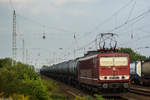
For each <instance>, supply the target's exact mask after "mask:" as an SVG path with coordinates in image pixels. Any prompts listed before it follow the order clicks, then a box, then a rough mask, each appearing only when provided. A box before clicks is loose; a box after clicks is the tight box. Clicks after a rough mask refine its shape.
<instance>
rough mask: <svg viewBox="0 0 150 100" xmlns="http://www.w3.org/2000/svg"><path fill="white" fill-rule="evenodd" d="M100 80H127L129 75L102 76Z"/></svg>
mask: <svg viewBox="0 0 150 100" xmlns="http://www.w3.org/2000/svg"><path fill="white" fill-rule="evenodd" d="M99 79H100V80H127V79H129V75H120V76H100V77H99Z"/></svg>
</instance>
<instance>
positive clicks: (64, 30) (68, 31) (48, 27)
mask: <svg viewBox="0 0 150 100" xmlns="http://www.w3.org/2000/svg"><path fill="white" fill-rule="evenodd" d="M17 16H19V17H21V18H23V19H24V20H26V21H29V22H32V23H34V24H37V25H39V26H41V27H45V28H47V29H53V30H57V31H61V32H67V33H72V34H73V33H75V32H72V31H70V30H66V29H63V28H57V27H54V26H48V25H45V24H42V23H40V22H38V21H35V20H33V19H31V18H28V17H25V16H23V15H20V14H17Z"/></svg>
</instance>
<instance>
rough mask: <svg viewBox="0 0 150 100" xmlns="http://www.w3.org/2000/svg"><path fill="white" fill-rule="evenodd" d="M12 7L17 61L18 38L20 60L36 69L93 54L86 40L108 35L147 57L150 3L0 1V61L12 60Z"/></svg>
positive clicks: (120, 0) (131, 0) (116, 0)
mask: <svg viewBox="0 0 150 100" xmlns="http://www.w3.org/2000/svg"><path fill="white" fill-rule="evenodd" d="M14 9H15V11H16V30H17V60H18V61H23V49H22V48H23V43H22V41H23V39H24V45H25V50H24V52H25V56H24V61H23V62H24V63H30V64H34V65H36V66H38V67H39V66H41V65H43V64H53V63H58V62H61V61H64V60H70V59H73V58H76V57H79V56H82V55H83V54H84V53H85V52H86V51H89V50H95V49H96V46H95V43H94V42H93V43H91V41H93V40H95V38H96V36H98V34H100V33H107V32H112V33H116V34H118V37H117V41H118V46H117V47H118V48H120V47H129V48H132V49H134V50H135V51H136V52H138V53H140V54H143V55H145V56H150V53H149V50H150V48H145V47H146V46H150V29H149V26H150V21H149V19H150V11H149V9H150V0H0V45H1V52H0V57H1V58H5V57H12V24H13V20H12V19H13V10H14ZM43 33H45V36H46V38H45V39H43V38H42V36H43ZM131 35H132V36H131Z"/></svg>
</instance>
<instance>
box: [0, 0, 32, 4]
mask: <svg viewBox="0 0 150 100" xmlns="http://www.w3.org/2000/svg"><path fill="white" fill-rule="evenodd" d="M9 2H12V3H15V4H25V3H30V2H32V0H0V3H9Z"/></svg>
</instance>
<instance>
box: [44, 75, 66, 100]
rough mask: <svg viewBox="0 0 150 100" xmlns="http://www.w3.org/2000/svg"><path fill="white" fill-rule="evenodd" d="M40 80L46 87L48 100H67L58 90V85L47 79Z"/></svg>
mask: <svg viewBox="0 0 150 100" xmlns="http://www.w3.org/2000/svg"><path fill="white" fill-rule="evenodd" d="M42 80H43V83H44V85H45V86H46V87H47V90H48V93H49V97H50V100H67V98H68V97H67V96H66V95H65V94H64V93H62V92H61V91H60V90H59V88H58V84H57V83H56V82H53V81H52V80H50V79H47V78H46V79H43V78H42Z"/></svg>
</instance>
